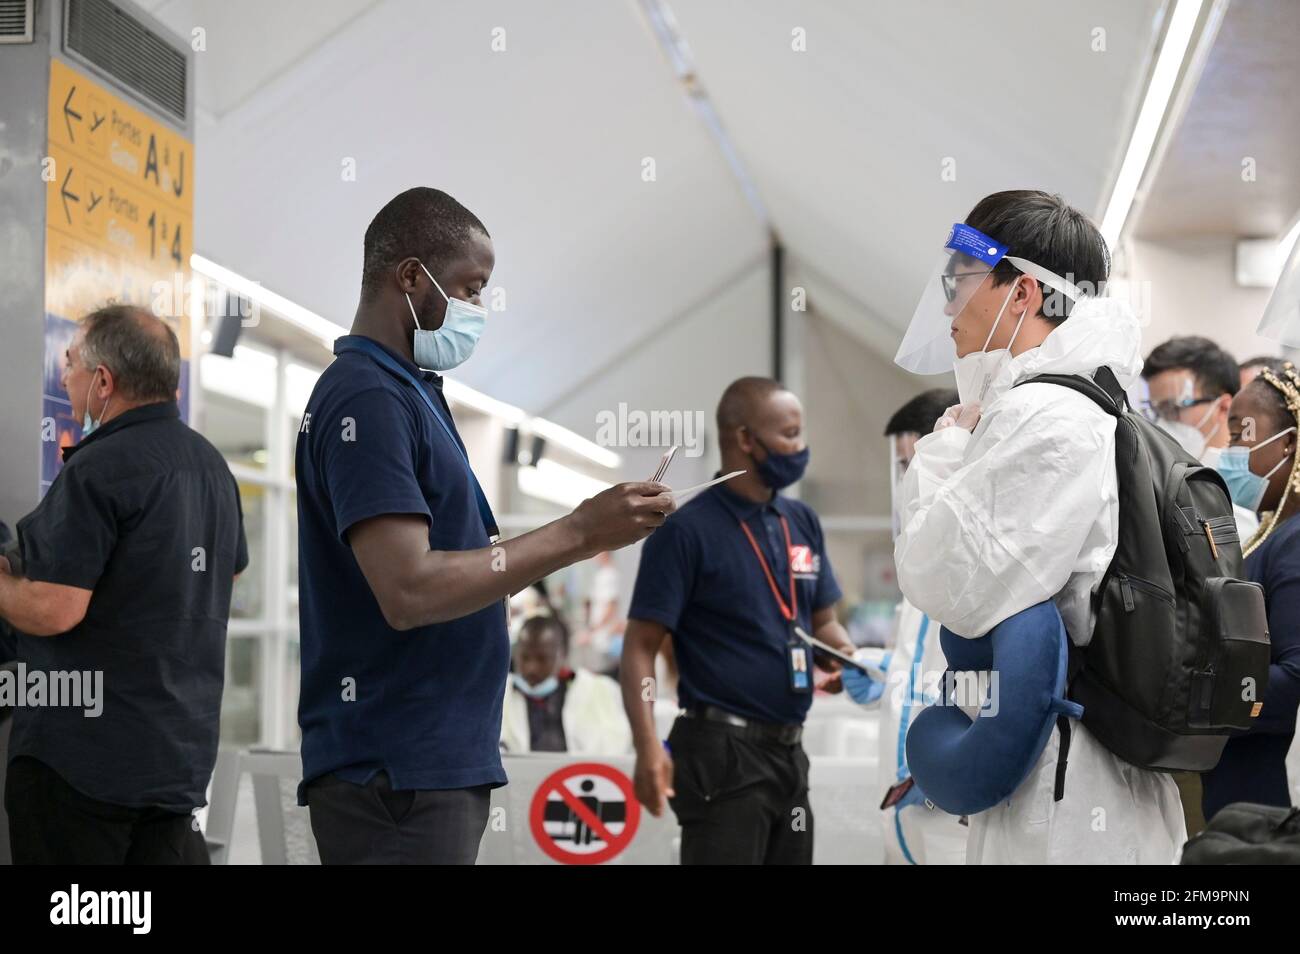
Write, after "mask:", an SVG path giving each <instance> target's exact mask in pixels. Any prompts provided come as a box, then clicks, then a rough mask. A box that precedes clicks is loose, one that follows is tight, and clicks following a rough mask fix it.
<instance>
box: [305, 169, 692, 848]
mask: <svg viewBox="0 0 1300 954" xmlns="http://www.w3.org/2000/svg"><path fill="white" fill-rule="evenodd" d="M493 264H494V256H493V250H492V241H491V239H490V238H489V237H488V234H487V230H486V229H485V228H484V227H483V224H482V223H481V222H480V221H479V220H478V219H477V218H475V217H474V215H473V214H472V213H470V212H469V210H467V209H465V208H464V207H463V206H462V205H460V204H459V203H458V202H456V201H455V200H454V199H452V198H451V197H450V196H448V195H446V194H445V193H443V192H439V191H437V190H435V189H424V188H418V189H411V190H408V191H406V192H403V193H401V194H400V195H398V196H397V197H396V198H394V199H393V200H392V201H391V202H389V203H388V204H387V205H386V206H384V208H383V209H381V210H380V212H379V214H378V215H377V216H375V219H374V221H373V222H371V223H370V227H369V228H368V229H367V230H366V236H365V264H364V271H363V275H362V291H361V301H360V304H359V305H358V307H357V313H356V317H355V318H354V320H353V323H352V334H350V335H347V336H345V337H342V338H340V339H339V340H338V341H337V342H336V343H335V347H334V353H335V355H336V356H337V357H336V359H335V361H334V363H333V364H331V365H330V366H329V368H327V369H326V370H325V372H324V374H322V375H321V377H320V380H319V381H318V382H317V384H316V388H315V390H314V391H313V392H312V396H311V400H310V401H309V402H308V404H307V409H306V412H305V414H304V415H303V422H302V427H301V428H300V430H299V433H298V448H297V479H298V540H299V564H298V566H299V570H298V579H299V593H300V620H301V638H302V690H301V696H300V702H299V707H298V721H299V724H300V725H301V726H302V760H303V783H302V785H301V786H300V788H299V795H298V797H299V801H300V803H302V804H305V805H307V806H308V807H309V809H310V812H311V824H312V831H313V833H314V834H315V836H316V842H317V845H318V847H319V850H320V856H321V860H322V861H323V862H325V863H326V864H331V863H467V864H472V863H473V861H474V859H475V857H476V855H477V853H478V844H479V839H480V837H481V836H482V834H483V830H484V827H485V826H486V824H487V817H488V799H489V791H490V790H491V789H492V788H493V787H495V786H498V785H504V784H505V781H506V776H505V772H504V770H503V769H502V766H501V757H500V754H499V749H498V740H499V739H500V735H501V698H502V695H503V693H504V691H505V682H506V674H507V670H508V668H509V655H510V645H509V636H508V635H507V631H506V614H505V604H504V600H505V599H506V598H507V597H508V596H509V595H510V594H511V593H515V592H517V591H519V590H522V589H523V588H525V587H526V586H528V585H529V584H531V583H532V582H534V581H535V580H538V579H541V578H542V577H544V576H546V575H547V574H549V573H552V572H554V571H555V570H558V569H560V568H561V567H564V566H567V565H569V564H570V563H574V562H576V561H578V560H583V559H587V558H589V557H592V556H594V555H595V554H596V553H599V552H600V551H601V550H608V549H613V548H618V547H622V546H626V545H627V544H629V543H633V542H635V541H636V540H640V539H642V538H644V537H645V536H646V535H647V534H649V533H651V532H652V531H653V529H654V528H655V527H657V526H659V525H660V524H662V523H663V521H664V518H665V517H666V515H667V514H669V513H671V512H672V510H673V500H672V497H671V496H670V495H669V493H668V488H667V487H665V486H664V485H662V484H658V483H627V484H619V485H617V486H615V487H611V488H610V489H609V490H606V491H604V492H603V493H600V494H597V495H596V496H595V497H592V498H591V499H589V500H586V501H584V502H583V503H582V504H581V505H580V506H579V507H578V508H577V509H576V510H575V511H574V512H573V513H571V514H569V515H568V516H566V517H562V518H561V519H559V520H556V521H554V522H552V523H550V524H547V525H546V526H544V527H542V528H540V529H538V530H534V531H533V532H531V533H527V534H524V535H523V536H521V537H518V538H516V539H514V540H510V541H508V542H503V543H500V544H495V545H494V540H495V535H496V532H497V527H496V523H495V521H494V520H493V517H492V511H491V509H490V508H489V507H488V504H487V501H486V499H485V498H484V496H483V492H482V490H481V488H480V487H479V484H478V481H477V479H475V477H474V474H473V472H472V471H471V470H470V467H469V462H468V460H467V458H466V454H465V447H464V444H463V443H462V442H461V439H460V436H459V435H458V434H457V432H456V426H455V423H454V422H453V420H452V417H451V411H450V408H449V407H448V406H447V402H446V401H445V400H444V399H443V395H442V378H441V377H440V376H439V375H438V374H436V373H430V372H437V371H446V370H449V369H450V368H453V367H455V366H457V365H458V364H460V363H461V362H462V361H464V360H465V359H466V358H468V357H469V355H470V352H471V351H472V350H473V348H474V344H475V343H476V341H477V340H478V336H479V334H480V333H481V331H482V330H483V326H484V322H485V318H486V312H485V310H484V309H483V308H482V306H481V305H480V303H479V296H480V294H481V293H482V291H483V288H484V286H486V284H487V282H488V279H489V278H490V276H491V274H492V267H493Z"/></svg>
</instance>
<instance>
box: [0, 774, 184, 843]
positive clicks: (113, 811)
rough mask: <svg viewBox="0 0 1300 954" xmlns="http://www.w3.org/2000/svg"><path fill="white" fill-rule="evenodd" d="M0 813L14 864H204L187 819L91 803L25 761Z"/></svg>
mask: <svg viewBox="0 0 1300 954" xmlns="http://www.w3.org/2000/svg"><path fill="white" fill-rule="evenodd" d="M5 811H6V812H7V813H8V815H9V842H10V849H11V851H12V853H13V861H14V864H16V865H206V864H209V863H210V862H209V858H208V849H207V845H206V844H205V843H204V841H203V834H202V832H200V831H199V830H198V828H197V827H196V825H195V818H194V816H193V815H192V814H191V813H190V812H174V811H168V810H166V809H163V808H127V807H125V806H122V805H113V804H110V803H109V802H101V801H97V800H96V799H93V798H90V797H89V796H87V795H83V794H82V793H81V792H79V791H77V790H76V789H75V788H73V787H72V786H71V785H69V784H68V783H67V782H65V781H64V780H63V777H62V776H61V775H59V773H58V772H56V771H54V769H52V768H50V767H49V766H48V765H46V764H45V763H44V762H41V761H38V760H37V759H34V758H30V757H28V756H19V757H18V758H16V759H14V760H13V761H12V762H10V763H9V774H8V776H7V777H6V779H5Z"/></svg>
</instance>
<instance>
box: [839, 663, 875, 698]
mask: <svg viewBox="0 0 1300 954" xmlns="http://www.w3.org/2000/svg"><path fill="white" fill-rule="evenodd" d="M840 678H841V680H842V681H843V683H844V691H845V692H847V693H848V694H849V698H850V699H852V700H853V701H854V702H856V703H857V704H858V705H860V706H869V705H871V704H872V703H873V702H876V701H878V700H879V699H880V697H881V696H883V695H884V694H885V684H884V683H883V682H877V681H876V680H875V679H872V678H871V677H870V676H868V675H867V674H866V673H865V672H860V671H859V670H857V669H854V668H853V667H852V666H843V667H841V669H840Z"/></svg>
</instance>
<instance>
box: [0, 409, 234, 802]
mask: <svg viewBox="0 0 1300 954" xmlns="http://www.w3.org/2000/svg"><path fill="white" fill-rule="evenodd" d="M63 459H64V465H63V469H62V470H61V471H59V475H58V476H57V477H56V478H55V479H54V483H52V484H50V489H49V491H48V492H46V494H45V497H44V499H42V500H41V502H40V504H39V505H38V506H37V508H36V509H35V510H33V511H32V512H31V513H30V514H28V515H27V516H26V517H23V519H22V520H20V521H19V523H18V540H19V543H20V545H21V553H22V560H23V575H24V576H26V577H27V578H28V579H29V580H35V581H39V582H44V583H58V584H61V585H63V586H75V587H77V588H79V589H83V590H91V591H93V592H92V593H91V597H90V604H89V605H88V606H87V608H86V616H85V618H84V619H83V620H82V621H81V622H80V623H78V624H77V625H76V626H74V627H73V628H72V629H70V630H69V631H68V632H66V633H63V634H61V635H58V636H39V637H38V636H27V635H19V636H18V646H17V656H18V658H19V659H20V660H21V661H23V662H24V663H26V665H27V668H28V671H29V675H30V673H31V671H33V670H42V671H45V672H69V673H71V672H89V671H94V672H98V673H102V681H103V685H102V691H103V698H102V699H100V700H99V702H100V704H101V705H102V707H103V709H102V711H101V712H100V713H99V714H98V715H95V716H92V717H90V718H87V717H86V715H85V710H84V709H82V708H76V707H71V706H66V705H63V706H54V705H46V706H40V707H34V708H27V707H23V706H19V707H17V708H16V709H15V710H14V724H13V736H12V737H11V739H10V740H9V758H10V759H15V758H18V757H19V756H21V755H26V756H30V757H32V758H34V759H37V760H38V761H40V762H43V763H45V764H46V765H47V766H49V767H50V768H51V769H53V770H54V771H55V772H56V773H58V775H59V776H60V777H61V778H62V779H63V780H64V781H66V782H67V783H68V784H69V785H71V786H72V787H73V788H75V789H76V790H77V791H79V792H81V793H82V794H83V795H87V796H89V797H90V798H93V799H96V800H98V801H101V802H109V803H111V804H114V805H124V806H128V807H131V808H147V807H158V808H164V809H168V810H170V811H176V812H188V811H190V810H191V809H195V808H199V807H200V806H202V805H203V803H204V793H205V792H206V790H207V787H208V779H209V778H211V776H212V769H213V767H214V766H215V765H216V761H217V738H218V734H219V729H220V721H221V690H222V683H223V681H224V679H225V674H226V623H227V621H228V619H229V616H230V592H231V589H232V588H233V586H234V578H235V574H236V573H240V572H242V571H243V570H244V568H245V567H246V566H247V565H248V544H247V542H246V541H245V539H244V523H243V516H242V513H241V510H240V505H239V487H238V485H237V484H236V483H235V478H234V477H233V476H232V475H231V473H230V468H229V467H228V466H226V462H225V460H224V459H223V458H222V456H221V453H220V451H218V450H217V449H216V448H215V447H213V446H212V445H211V444H210V443H208V441H207V440H206V439H205V438H204V437H203V435H201V434H199V433H198V432H196V431H194V430H192V429H190V427H188V426H187V425H186V424H185V423H184V422H183V421H181V419H180V411H179V410H178V408H177V406H176V402H174V401H163V402H159V403H157V404H146V405H144V406H142V407H136V408H132V409H131V410H129V411H126V412H125V413H123V414H120V415H118V416H117V417H115V418H113V419H112V420H110V421H108V422H106V423H104V424H102V425H100V427H99V428H97V429H96V430H95V431H93V432H92V433H90V434H89V435H87V436H86V437H85V438H83V439H82V441H81V443H79V444H77V445H76V446H75V447H69V448H67V449H66V450H64V452H63Z"/></svg>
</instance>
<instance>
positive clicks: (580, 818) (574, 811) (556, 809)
mask: <svg viewBox="0 0 1300 954" xmlns="http://www.w3.org/2000/svg"><path fill="white" fill-rule="evenodd" d="M640 821H641V805H640V804H639V803H638V802H637V800H636V795H635V793H634V792H633V790H632V780H631V779H629V778H628V777H627V776H626V775H624V774H623V773H622V772H620V771H619V770H618V769H616V768H613V767H612V766H609V765H602V764H601V763H599V762H578V763H576V764H574V765H566V766H565V767H564V768H562V769H559V770H557V771H555V772H552V773H551V774H550V775H548V776H547V777H546V778H545V779H543V780H542V783H541V784H540V785H538V786H537V791H536V792H534V793H533V801H532V805H531V806H530V809H529V812H528V823H529V827H530V828H531V829H532V833H533V838H534V839H535V840H536V842H537V845H538V847H539V848H541V849H542V851H544V852H545V853H546V855H547V856H548V857H549V858H552V859H553V860H555V861H558V862H560V863H561V864H566V865H597V864H600V863H601V862H603V861H609V860H610V859H611V858H615V857H617V856H618V855H619V854H620V853H621V852H622V851H623V849H625V848H626V847H627V846H628V845H629V844H630V843H631V841H632V838H633V837H634V836H635V835H636V830H637V826H638V825H639V824H640Z"/></svg>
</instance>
